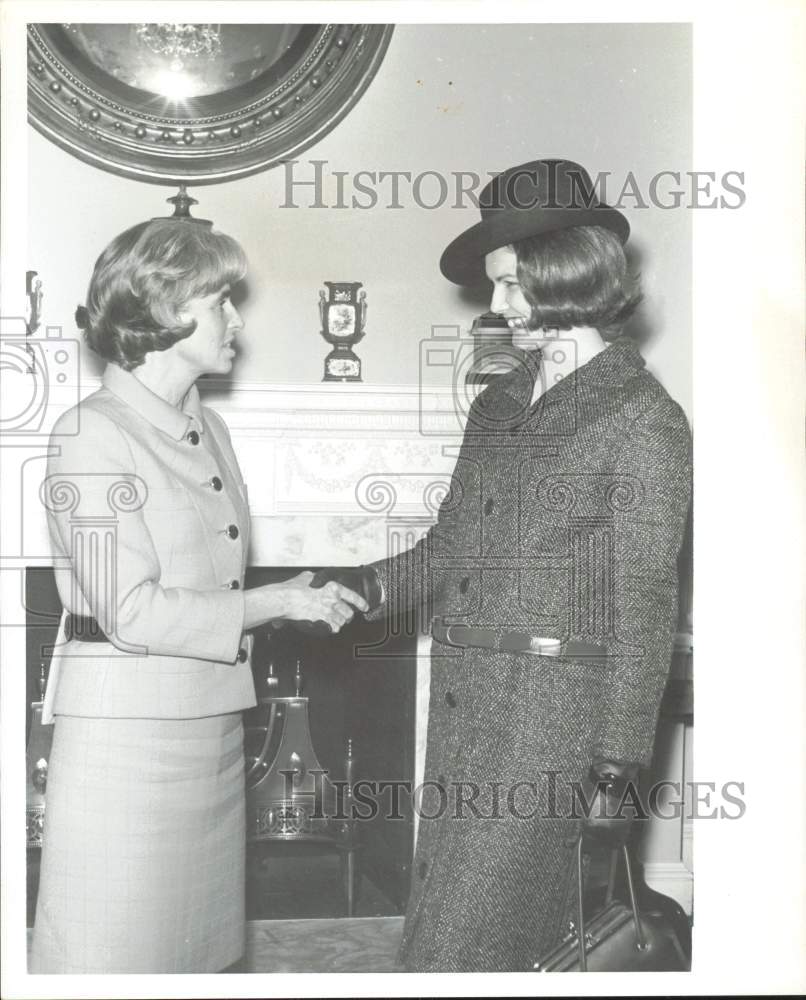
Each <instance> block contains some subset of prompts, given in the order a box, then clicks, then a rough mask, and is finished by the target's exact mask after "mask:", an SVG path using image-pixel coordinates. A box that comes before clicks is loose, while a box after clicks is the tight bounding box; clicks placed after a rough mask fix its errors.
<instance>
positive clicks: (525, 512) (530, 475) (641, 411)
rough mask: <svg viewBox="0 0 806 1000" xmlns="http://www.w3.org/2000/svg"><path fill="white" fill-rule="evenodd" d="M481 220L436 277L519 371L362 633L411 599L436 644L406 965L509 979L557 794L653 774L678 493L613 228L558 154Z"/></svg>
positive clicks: (675, 442) (544, 877)
mask: <svg viewBox="0 0 806 1000" xmlns="http://www.w3.org/2000/svg"><path fill="white" fill-rule="evenodd" d="M481 206H482V221H481V222H480V223H479V224H478V225H476V226H474V227H473V228H472V229H471V230H469V231H468V232H466V233H464V234H462V235H461V236H460V237H459V238H458V239H457V240H455V241H454V242H453V243H452V244H451V245H450V246H449V247H448V249H447V250H446V251H445V254H444V255H443V258H442V262H441V267H442V271H443V274H445V276H446V277H448V278H449V279H450V280H451V281H454V282H456V283H458V284H468V285H469V284H474V283H477V282H478V281H479V280H480V279H482V278H483V277H485V275H486V277H487V278H488V279H489V280H490V281H491V282H492V285H493V297H492V305H491V309H492V311H494V312H496V313H499V314H501V315H503V316H505V317H506V318H507V319H508V321H509V324H510V326H511V327H512V329H513V344H514V348H515V350H516V353H518V354H519V356H520V359H521V361H522V363H521V364H520V365H519V367H518V368H516V369H515V370H514V371H513V372H511V373H510V374H508V375H506V376H503V377H501V378H500V379H498V380H497V381H496V382H494V383H493V384H491V385H490V386H489V387H488V388H487V389H486V390H485V391H484V392H482V393H481V394H480V395H479V397H478V398H477V399H476V400H475V402H474V404H473V406H472V408H471V410H470V413H469V416H468V420H467V425H466V428H465V435H464V440H463V444H462V448H461V451H460V455H459V458H458V460H457V463H456V467H455V470H454V473H453V479H452V483H451V488H450V492H449V494H448V496H447V497H446V499H445V502H444V503H443V504H442V507H441V510H440V512H439V517H438V522H437V524H436V525H435V526H434V527H433V528H432V529H431V531H430V532H429V533H428V534H427V535H426V536H425V538H424V539H423V540H422V541H421V542H420V543H419V544H418V545H417V546H415V548H413V549H411V550H409V551H408V552H405V553H403V554H402V555H399V556H397V557H395V558H392V559H389V560H382V561H381V562H379V563H375V564H373V566H372V567H366V568H365V570H364V574H363V575H364V576H365V577H366V578H369V579H370V580H371V579H372V578H373V577H375V578H376V581H377V582H379V583H380V584H381V585H382V587H383V600H384V603H383V604H382V605H381V606H379V607H377V608H376V609H375V610H374V611H373V613H372V617H379V616H380V615H382V614H392V615H394V614H398V613H401V612H403V611H404V610H405V609H406V608H409V607H411V606H412V605H413V604H416V605H419V607H420V608H421V612H422V614H423V615H424V616H426V620H429V621H430V622H431V627H432V636H433V638H434V640H435V641H434V642H433V644H432V658H431V693H430V705H429V718H428V746H427V752H426V764H425V782H424V794H423V798H422V803H421V806H420V816H421V819H420V826H419V835H418V843H417V850H416V855H415V859H414V865H413V872H412V890H411V896H410V900H409V904H408V910H407V914H406V921H405V929H404V934H403V942H402V946H401V952H400V958H401V960H402V961H403V963H404V964H405V967H406V968H407V969H408V970H411V971H445V972H448V971H456V972H459V971H491V970H513V971H515V970H527V969H530V968H531V965H532V962H533V961H534V960H535V959H536V958H537V957H538V956H539V955H540V954H541V953H543V952H544V951H546V950H547V949H549V948H551V947H552V946H553V945H554V944H555V943H556V942H557V940H558V937H559V936H560V935H561V932H562V923H563V916H564V914H565V912H566V902H567V900H568V893H569V890H570V889H571V888H572V886H571V884H570V882H571V878H572V872H573V864H572V861H573V856H574V845H575V842H576V839H577V835H578V832H579V828H580V819H579V818H577V817H580V818H581V817H582V816H583V815H584V814H583V811H582V809H581V808H577V809H576V810H574V808H573V799H572V788H573V785H574V783H577V784H578V785H583V786H585V785H586V782H587V780H588V778H589V774H590V773H591V772H592V774H593V776H594V778H598V777H599V776H603V775H616V776H619V775H620V776H622V777H623V776H627V777H632V776H633V775H635V773H636V771H637V769H638V767H640V766H641V765H647V764H649V762H650V759H651V755H652V747H653V740H654V733H655V725H656V719H657V713H658V708H659V704H660V699H661V695H662V692H663V688H664V683H665V679H666V675H667V671H668V668H669V664H670V660H671V648H672V634H673V631H674V628H675V623H676V613H677V607H676V587H677V570H676V564H677V556H678V552H679V549H680V545H681V541H682V535H683V528H684V522H685V518H686V514H687V508H688V504H689V495H690V486H689V482H690V435H689V429H688V425H687V422H686V418H685V415H684V414H683V411H682V410H681V408H680V407H679V406H678V405H677V403H675V402H674V401H673V400H672V399H671V398H670V397H669V395H668V394H667V392H666V391H665V390H664V389H663V387H662V386H661V385H660V384H659V383H658V382H657V380H656V379H655V378H653V377H652V375H650V374H649V373H648V372H647V371H646V370H645V368H644V362H643V360H642V358H641V356H640V354H639V352H638V350H637V348H636V346H635V344H634V343H633V342H632V341H631V340H630V339H629V338H627V337H624V336H622V335H621V329H622V327H623V325H624V324H625V322H626V321H627V319H628V318H629V316H630V314H631V313H632V311H633V310H634V308H635V306H636V304H637V302H638V298H639V295H638V291H637V288H636V287H635V283H634V282H633V281H632V280H631V278H630V276H629V274H628V270H627V264H626V260H625V256H624V252H623V249H622V244H623V243H624V242H625V241H626V239H627V235H628V232H629V227H628V225H627V222H626V220H625V219H624V218H623V216H621V214H620V213H618V212H616V211H615V210H613V209H611V208H609V207H607V206H604V205H602V204H600V203H598V202H597V201H596V199H595V197H593V194H592V188H591V184H590V180H589V178H588V176H587V174H586V173H585V171H584V170H583V169H582V168H581V167H579V166H578V165H577V164H574V163H570V162H568V161H536V162H534V163H529V164H525V165H523V166H520V167H516V168H513V169H512V170H509V171H506V172H504V173H503V174H501V175H499V177H497V178H496V179H495V180H494V181H492V182H491V184H490V185H488V187H487V188H486V189H485V191H484V192H482V195H481ZM327 578H335V579H339V576H338V575H337V574H336V575H331V576H330V577H327V576H320V580H323V579H327ZM350 579H351V580H353V579H354V577H353V576H351V577H350ZM317 582H318V581H317ZM363 590H364V593H365V594H369V593H370V590H371V588H369V587H364V588H363ZM371 603H374V602H372V601H371ZM540 640H543V641H540ZM546 640H554V642H550V641H546ZM607 780H608V781H610V780H611V779H610V778H608V779H607ZM594 787H595V786H594ZM586 788H587V786H586ZM586 825H587V826H588V827H589V832H590V833H591V834H592V835H597V834H598V835H602V836H605V837H606V836H613V837H616V838H617V837H618V836H619V835H620V834H621V835H623V832H624V831H623V830H619V823H618V822H615V823H610V821H608V820H607V819H603V820H601V821H598V820H597V819H596V811H594V816H593V817H592V819H591V820H590V822H588V823H587V824H586ZM613 827H615V830H614V829H612V828H613Z"/></svg>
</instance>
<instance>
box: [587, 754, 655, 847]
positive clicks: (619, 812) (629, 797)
mask: <svg viewBox="0 0 806 1000" xmlns="http://www.w3.org/2000/svg"><path fill="white" fill-rule="evenodd" d="M638 770H639V765H638V764H629V763H617V762H615V761H594V763H593V764H591V768H590V771H589V772H588V777H587V780H586V781H585V782H584V783H583V790H584V792H585V798H586V800H587V801H588V802H592V806H591V810H590V815H589V816H587V817H586V818H584V819H583V820H582V836H583V846H584V847H586V848H588V849H591V848H594V847H609V848H613V847H620V846H621V845H622V844H625V843H626V842H627V840H628V839H629V836H630V833H631V831H632V824H633V822H634V820H636V819H646V813H645V812H644V811H643V807H642V805H641V802H640V799H639V797H638Z"/></svg>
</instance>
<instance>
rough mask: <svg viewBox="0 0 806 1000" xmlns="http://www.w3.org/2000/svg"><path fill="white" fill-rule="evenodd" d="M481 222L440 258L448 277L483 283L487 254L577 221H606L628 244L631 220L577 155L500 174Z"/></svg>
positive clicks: (484, 194) (486, 194) (482, 204)
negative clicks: (599, 190) (607, 198)
mask: <svg viewBox="0 0 806 1000" xmlns="http://www.w3.org/2000/svg"><path fill="white" fill-rule="evenodd" d="M479 208H480V209H481V222H477V223H476V225H475V226H471V227H470V229H467V230H466V231H465V232H463V233H462V234H461V235H460V236H457V237H456V239H455V240H453V241H452V242H451V243H450V244H449V246H448V247H447V248H446V250H445V252H444V253H443V254H442V258H441V259H440V262H439V267H440V270H441V271H442V273H443V274H444V275H445V277H446V278H447V279H448V281H453V282H454V283H455V284H457V285H475V284H479V283H480V282H481V281H483V280H484V278H485V271H484V257H485V255H486V254H488V253H490V252H491V251H492V250H497V249H498V248H499V247H504V246H508V245H509V244H510V243H515V242H516V241H517V240H522V239H526V238H527V237H529V236H539V235H541V234H542V233H551V232H555V231H556V230H558V229H569V228H570V227H571V226H603V227H604V228H605V229H609V230H611V231H612V232H614V233H615V234H616V236H618V238H619V239H620V240H621V242H622V243H626V242H627V237H628V236H629V235H630V224H629V223H628V222H627V220H626V219H625V217H624V216H623V215H622V214H621V212H619V211H617V210H616V209H615V208H611V207H610V206H609V205H605V204H604V202H602V201H599V199H598V197H597V196H596V191H595V189H594V186H593V183H592V182H591V179H590V176H589V174H588V172H587V171H586V170H585V168H584V167H582V166H580V165H579V164H578V163H574V162H573V161H572V160H532V161H531V162H530V163H522V164H520V166H517V167H511V168H510V169H509V170H505V171H504V172H503V173H501V174H498V175H497V176H496V177H494V178H493V179H492V180H491V181H490V182H489V184H487V185H485V187H484V188H483V189H482V191H481V194H480V195H479Z"/></svg>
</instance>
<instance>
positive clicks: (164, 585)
mask: <svg viewBox="0 0 806 1000" xmlns="http://www.w3.org/2000/svg"><path fill="white" fill-rule="evenodd" d="M207 225H208V224H203V223H199V222H196V221H195V220H188V221H182V220H174V219H165V220H152V221H151V222H147V223H142V224H140V225H137V226H134V227H132V228H131V229H129V230H127V231H126V232H125V233H122V234H121V235H120V236H118V237H116V239H114V240H113V241H112V243H111V244H110V245H109V246H108V247H107V248H106V250H105V251H104V252H103V254H101V256H100V257H99V259H98V262H97V264H96V266H95V271H94V273H93V277H92V281H91V283H90V289H89V294H88V304H87V308H86V309H82V310H80V313H81V322H82V325H83V326H84V328H85V334H86V339H87V342H88V344H89V345H90V347H91V348H92V349H93V350H94V351H95V352H96V353H98V354H99V355H100V356H101V357H102V358H104V359H105V360H106V361H107V362H108V364H107V366H106V370H105V372H104V376H103V385H102V387H101V388H100V389H99V390H98V391H97V392H94V393H92V394H91V395H90V396H88V397H87V398H86V399H84V400H83V401H82V402H81V403H80V404H79V406H78V408H77V411H74V412H70V413H68V414H66V415H65V416H64V417H63V418H61V420H60V421H59V422H58V423H57V425H56V427H55V428H54V432H53V436H52V439H51V445H52V447H51V450H50V456H49V458H48V475H47V478H46V480H45V482H44V483H43V488H42V497H43V501H44V503H45V505H46V508H47V515H48V522H49V528H50V534H51V540H52V545H53V554H54V565H55V568H56V582H57V585H58V588H59V596H60V598H61V601H62V604H63V606H64V615H63V618H62V625H61V629H60V633H59V638H58V641H57V644H56V650H55V652H54V657H53V661H52V664H51V672H50V677H49V681H48V688H47V692H46V697H45V721H48V722H49V721H53V722H54V723H55V726H54V737H53V749H52V753H51V758H50V762H49V764H50V766H49V774H48V788H47V812H46V817H45V827H44V843H43V856H42V868H41V878H40V886H39V896H38V900H37V912H36V920H35V925H34V934H33V945H32V955H31V971H32V972H35V973H130V972H134V973H140V972H143V973H149V972H217V971H220V970H221V969H223V968H225V967H227V966H229V965H231V964H232V963H234V962H235V961H236V960H238V959H239V957H240V955H241V953H242V951H243V945H244V929H245V915H244V851H245V829H244V823H245V812H244V757H243V745H242V743H243V731H242V725H241V710H242V709H244V708H248V707H249V706H250V705H254V703H255V691H254V685H253V682H252V673H251V669H250V665H249V651H250V648H251V642H250V638H249V637H248V636H247V635H245V632H246V630H248V629H250V628H253V627H255V626H256V625H259V624H261V623H263V622H267V621H269V620H272V619H275V618H289V619H291V620H297V619H308V618H320V619H323V620H324V621H326V622H327V623H328V625H329V626H330V629H331V630H332V631H338V630H339V629H340V628H341V626H342V625H343V624H344V623H345V622H346V621H348V620H349V619H350V618H351V617H352V613H353V612H352V608H351V606H350V604H349V603H347V602H348V601H352V602H353V603H355V605H356V606H357V607H360V608H362V609H363V608H366V604H365V602H364V601H363V599H362V598H361V597H359V596H358V595H357V594H353V593H352V592H351V591H349V590H348V589H346V588H344V587H342V586H340V585H339V584H336V583H334V584H332V585H330V587H329V588H326V589H325V590H314V589H313V588H311V587H310V586H309V583H310V579H311V576H312V574H310V573H302V574H300V575H299V576H297V577H295V578H294V579H293V580H290V581H288V582H286V583H281V584H273V585H269V586H265V587H259V588H254V589H250V590H244V589H242V588H243V582H244V570H245V567H246V556H247V547H248V537H249V507H248V504H247V500H246V487H245V485H244V483H243V477H242V476H241V472H240V469H239V467H238V461H237V459H236V457H235V454H234V452H233V450H232V445H231V442H230V439H229V434H228V432H227V429H226V426H225V425H224V422H223V421H222V420H221V418H220V417H219V416H218V415H217V414H216V413H214V412H213V411H212V410H209V409H208V408H207V407H204V406H202V405H201V402H200V399H199V392H198V389H197V388H196V385H195V382H196V379H197V378H198V377H199V376H201V375H203V374H205V373H208V372H215V373H216V374H219V375H224V374H226V373H227V372H229V371H230V369H231V368H232V361H233V358H234V356H235V350H234V346H233V345H234V341H235V338H236V336H237V335H238V333H239V332H240V331H241V329H242V326H243V324H242V322H241V318H240V316H239V315H238V311H237V310H236V308H235V306H234V305H233V303H232V301H231V297H230V292H231V290H232V288H233V287H234V285H235V284H236V283H237V282H238V281H239V280H240V279H241V278H242V277H243V275H244V271H245V266H246V261H245V258H244V254H243V251H242V250H241V248H240V247H239V246H238V244H237V243H236V242H235V241H234V240H233V239H231V238H230V237H229V236H225V235H224V234H222V233H217V232H213V231H212V230H210V229H209V228H207ZM77 318H78V317H77Z"/></svg>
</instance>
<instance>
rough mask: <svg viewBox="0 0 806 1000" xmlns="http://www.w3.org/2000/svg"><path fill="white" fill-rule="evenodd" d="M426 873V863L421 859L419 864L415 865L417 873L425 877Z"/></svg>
mask: <svg viewBox="0 0 806 1000" xmlns="http://www.w3.org/2000/svg"><path fill="white" fill-rule="evenodd" d="M427 874H428V865H427V864H426V863H425V861H421V862H420V864H419V865H418V866H417V875H418V876H419V877H420V878H425V876H426V875H427Z"/></svg>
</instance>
